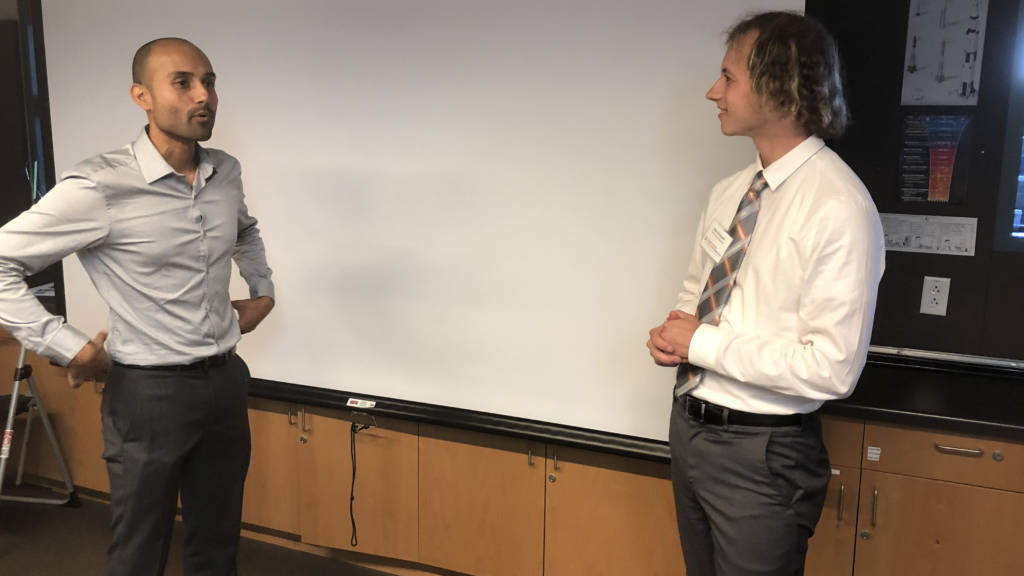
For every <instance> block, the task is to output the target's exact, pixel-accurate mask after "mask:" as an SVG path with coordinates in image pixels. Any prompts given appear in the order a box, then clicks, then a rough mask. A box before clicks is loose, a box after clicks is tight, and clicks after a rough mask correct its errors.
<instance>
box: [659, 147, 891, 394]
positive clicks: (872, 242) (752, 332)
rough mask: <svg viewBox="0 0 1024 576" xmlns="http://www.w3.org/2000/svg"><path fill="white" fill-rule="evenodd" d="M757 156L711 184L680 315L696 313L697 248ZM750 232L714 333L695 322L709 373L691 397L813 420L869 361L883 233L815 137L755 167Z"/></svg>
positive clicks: (725, 212) (863, 194)
mask: <svg viewBox="0 0 1024 576" xmlns="http://www.w3.org/2000/svg"><path fill="white" fill-rule="evenodd" d="M758 170H762V165H761V160H760V157H758V159H757V160H756V161H755V162H754V163H753V164H751V165H750V166H749V167H747V168H746V169H744V170H742V171H740V172H738V173H736V174H734V175H732V176H730V177H728V178H726V179H725V180H722V181H721V182H719V183H718V184H716V185H715V187H714V189H712V191H711V195H710V197H709V198H708V202H707V205H706V206H705V208H704V213H703V215H702V216H701V220H700V225H699V227H698V230H697V239H696V241H695V242H694V250H693V257H692V258H691V261H690V267H689V270H688V271H687V275H686V280H685V282H684V283H683V291H682V292H681V293H680V294H679V304H678V305H677V306H676V309H677V310H680V311H683V312H687V313H690V314H693V313H694V312H695V311H696V309H697V301H698V300H699V298H700V295H701V292H702V290H703V288H704V283H705V282H706V281H707V278H708V274H709V273H710V272H711V268H712V267H713V266H714V264H715V261H714V260H713V259H712V258H711V256H709V255H708V253H707V252H705V250H704V249H703V248H702V247H701V240H702V239H703V238H704V236H705V235H706V234H707V233H708V231H709V230H711V229H712V228H713V227H714V226H715V224H718V225H720V226H722V227H723V228H725V229H728V228H729V224H730V222H731V221H732V219H733V216H735V214H736V208H737V206H739V202H740V198H741V197H742V195H743V194H744V193H745V192H746V191H747V188H748V187H749V186H750V183H751V181H752V180H753V179H754V175H755V174H756V173H757V172H758ZM763 170H764V178H765V180H766V181H767V182H768V188H767V189H765V191H764V192H763V193H762V195H761V208H760V212H759V214H758V217H757V225H756V226H755V227H754V233H753V236H752V239H751V242H750V245H749V247H748V250H747V255H746V257H745V259H744V260H743V264H742V265H741V266H740V270H739V274H738V275H737V277H736V284H735V285H734V286H733V289H732V293H731V295H730V297H729V301H728V303H727V304H726V306H725V309H724V311H723V313H722V316H721V322H720V324H719V325H718V326H715V325H711V324H703V325H701V326H700V328H698V329H697V332H696V333H695V334H694V336H693V341H692V342H691V343H690V353H689V362H690V363H691V364H693V365H695V366H700V367H702V368H704V369H705V370H706V371H707V372H706V374H705V377H704V380H703V382H702V383H701V384H700V386H698V387H697V388H696V389H694V390H693V392H691V394H692V395H693V396H696V397H697V398H700V399H702V400H705V401H708V402H712V403H714V404H719V405H721V406H725V407H727V408H732V409H736V410H744V411H747V412H756V413H760V414H794V413H807V412H812V411H814V410H816V409H817V408H818V407H820V406H821V404H822V403H824V402H825V401H826V400H832V399H835V398H843V397H846V396H848V395H850V393H851V392H853V388H854V386H855V385H856V383H857V379H858V378H859V377H860V373H861V371H862V370H863V368H864V363H865V360H866V358H867V348H868V342H869V340H870V336H871V324H872V321H873V318H874V312H875V298H876V295H877V293H878V283H879V281H880V280H881V278H882V272H883V270H884V268H885V245H884V242H883V238H882V224H881V221H880V220H879V217H878V211H877V210H876V209H875V205H874V202H872V200H871V196H870V195H869V194H868V191H867V189H866V188H865V187H864V184H863V183H862V182H861V181H860V179H859V178H857V175H856V174H854V173H853V171H852V170H851V169H850V167H849V166H847V165H846V163H845V162H843V161H842V159H840V158H839V156H838V155H836V153H835V152H833V151H832V150H830V149H829V148H828V147H826V146H825V143H824V142H823V141H822V140H821V139H819V138H816V137H811V138H808V139H807V140H805V141H804V142H803V143H801V144H800V145H799V146H797V147H796V148H794V149H793V150H791V151H790V152H789V153H788V154H786V155H785V156H783V157H782V158H780V159H779V160H777V161H776V162H774V163H773V164H772V165H771V166H769V167H767V168H763Z"/></svg>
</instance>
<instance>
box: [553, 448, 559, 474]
mask: <svg viewBox="0 0 1024 576" xmlns="http://www.w3.org/2000/svg"><path fill="white" fill-rule="evenodd" d="M551 455H552V457H553V459H554V461H555V472H557V471H558V449H557V448H552V449H551Z"/></svg>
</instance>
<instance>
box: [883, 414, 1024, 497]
mask: <svg viewBox="0 0 1024 576" xmlns="http://www.w3.org/2000/svg"><path fill="white" fill-rule="evenodd" d="M864 439H865V443H864V469H865V470H878V471H880V472H892V473H895V474H904V475H907V476H917V477H919V478H933V479H935V480H946V481H949V482H957V483H960V484H970V485H972V486H985V487H988V488H997V489H1000V490H1011V491H1014V492H1024V443H1022V442H1013V441H1009V440H997V439H992V438H982V437H977V436H961V435H954V434H949V433H943V432H937V431H932V430H921V429H917V428H908V427H904V426H895V425H888V424H869V425H868V426H867V429H866V430H865V434H864Z"/></svg>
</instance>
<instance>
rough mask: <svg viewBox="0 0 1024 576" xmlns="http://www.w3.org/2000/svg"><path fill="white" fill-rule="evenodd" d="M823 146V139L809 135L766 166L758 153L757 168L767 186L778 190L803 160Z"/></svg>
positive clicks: (806, 159)
mask: <svg viewBox="0 0 1024 576" xmlns="http://www.w3.org/2000/svg"><path fill="white" fill-rule="evenodd" d="M824 147H825V141H824V140H822V139H821V138H818V137H817V136H811V137H809V138H808V139H807V140H804V141H803V142H801V143H800V144H798V145H797V147H796V148H793V149H792V150H790V151H789V152H787V153H786V155H785V156H783V157H782V158H779V159H778V160H776V161H775V162H773V163H772V165H771V166H769V167H767V168H765V167H764V166H763V165H762V164H761V155H760V154H758V155H757V169H758V170H760V171H762V172H763V175H764V180H765V182H767V183H768V186H770V187H771V189H772V190H778V189H779V186H782V183H783V182H785V181H786V180H787V179H789V177H790V176H792V175H793V173H794V172H796V170H797V168H799V167H801V166H803V165H804V162H807V161H808V160H810V159H811V156H814V155H815V154H817V153H818V151H819V150H821V149H822V148H824Z"/></svg>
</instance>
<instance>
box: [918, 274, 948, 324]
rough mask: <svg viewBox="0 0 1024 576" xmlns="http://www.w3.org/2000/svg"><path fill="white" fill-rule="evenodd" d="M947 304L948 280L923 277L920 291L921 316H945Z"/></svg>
mask: <svg viewBox="0 0 1024 576" xmlns="http://www.w3.org/2000/svg"><path fill="white" fill-rule="evenodd" d="M948 303H949V278H933V277H932V276H925V277H924V288H923V289H922V290H921V314H932V315H935V316H945V315H946V305H947V304H948Z"/></svg>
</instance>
